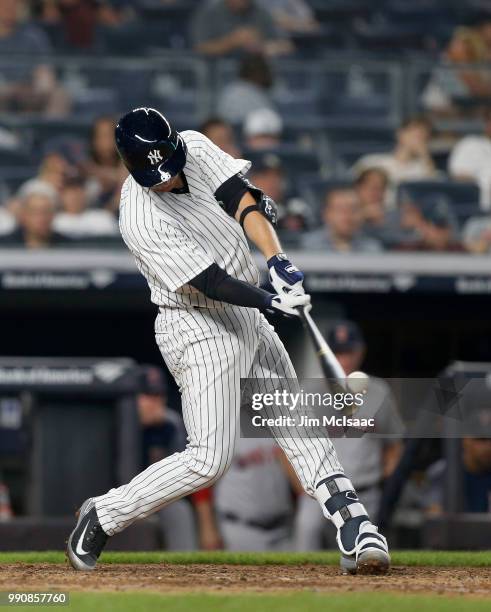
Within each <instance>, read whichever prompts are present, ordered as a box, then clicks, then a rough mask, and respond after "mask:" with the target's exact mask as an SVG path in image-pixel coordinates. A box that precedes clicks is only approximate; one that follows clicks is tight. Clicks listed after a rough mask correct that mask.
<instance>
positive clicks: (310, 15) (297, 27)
mask: <svg viewBox="0 0 491 612" xmlns="http://www.w3.org/2000/svg"><path fill="white" fill-rule="evenodd" d="M256 3H257V4H258V5H259V6H261V7H262V8H263V9H265V10H267V11H269V12H270V13H271V14H272V15H273V19H274V21H275V24H276V27H277V28H278V29H279V30H280V31H282V32H285V33H289V32H315V31H317V30H318V29H319V23H318V21H317V20H316V18H315V15H314V12H313V10H312V8H311V7H310V5H309V4H308V2H306V0H256Z"/></svg>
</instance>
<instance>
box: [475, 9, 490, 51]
mask: <svg viewBox="0 0 491 612" xmlns="http://www.w3.org/2000/svg"><path fill="white" fill-rule="evenodd" d="M475 30H476V32H477V34H478V36H479V37H480V39H481V45H482V47H483V48H484V49H485V53H486V57H484V58H483V59H484V61H488V62H489V61H491V12H490V11H487V12H482V13H481V14H480V15H478V16H477V19H476V26H475Z"/></svg>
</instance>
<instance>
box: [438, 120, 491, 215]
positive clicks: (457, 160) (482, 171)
mask: <svg viewBox="0 0 491 612" xmlns="http://www.w3.org/2000/svg"><path fill="white" fill-rule="evenodd" d="M448 173H449V174H450V175H451V176H452V177H453V178H456V179H458V180H471V181H475V182H476V183H477V184H478V185H479V188H480V190H481V208H482V209H483V210H490V209H491V109H489V108H488V109H486V111H485V114H484V133H483V134H482V135H481V136H478V135H475V136H465V138H462V140H459V142H458V143H457V144H456V145H455V147H454V148H453V150H452V153H451V154H450V158H449V160H448Z"/></svg>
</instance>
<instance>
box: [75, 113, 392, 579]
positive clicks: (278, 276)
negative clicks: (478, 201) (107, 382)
mask: <svg viewBox="0 0 491 612" xmlns="http://www.w3.org/2000/svg"><path fill="white" fill-rule="evenodd" d="M116 145H117V148H118V151H119V153H120V155H121V157H122V159H123V161H124V163H125V165H126V167H127V168H128V170H129V172H130V176H129V177H128V178H127V179H126V181H125V183H124V185H123V188H122V193H121V205H120V228H121V233H122V236H123V239H124V241H125V243H126V244H127V246H128V248H129V249H130V251H131V252H132V253H133V255H134V257H135V260H136V264H137V266H138V268H139V270H140V272H141V273H142V274H143V275H144V277H145V278H146V280H147V282H148V285H149V287H150V291H151V299H152V301H153V302H154V303H155V304H156V305H157V306H158V307H159V314H158V316H157V319H156V322H155V335H156V341H157V344H158V346H159V348H160V351H161V353H162V356H163V358H164V360H165V363H166V364H167V366H168V368H169V370H170V371H171V373H172V375H173V376H174V378H175V380H176V382H177V384H178V386H179V389H180V392H181V395H182V408H183V417H184V422H185V425H186V429H187V433H188V440H189V441H188V445H187V447H186V449H185V450H184V451H183V452H181V453H174V454H173V455H171V456H169V457H166V458H165V459H163V460H162V461H159V462H157V463H154V464H152V465H151V466H150V467H148V468H147V469H146V470H144V471H143V472H141V473H140V474H138V475H137V476H135V477H134V478H133V480H131V481H130V482H129V483H127V484H125V485H122V486H120V487H117V488H114V489H111V490H110V491H108V492H107V493H106V494H105V495H100V496H97V497H92V498H89V499H87V500H86V501H85V502H84V503H83V504H82V506H81V508H80V510H79V512H78V520H77V524H76V526H75V528H74V530H73V531H72V533H71V534H70V537H69V539H68V545H67V554H68V558H69V560H70V563H71V565H72V566H73V567H74V568H75V569H77V570H92V569H94V567H95V566H96V563H97V559H98V557H99V555H100V554H101V552H102V550H103V548H104V546H105V544H106V542H107V540H108V538H109V537H111V536H113V535H114V534H116V533H118V532H120V531H122V530H123V529H126V527H128V526H129V525H131V524H132V523H133V522H134V521H136V520H138V519H142V518H145V517H147V516H149V515H150V514H152V513H154V512H156V511H157V510H159V509H160V508H162V507H163V506H165V505H166V504H169V503H171V502H173V501H175V500H177V499H179V498H181V497H184V496H185V495H188V494H189V493H191V492H193V491H196V490H198V489H200V488H203V487H206V486H210V485H211V484H213V483H214V482H215V481H216V480H218V479H219V478H220V476H222V474H224V473H225V471H226V470H227V468H228V467H229V466H230V463H231V461H232V458H233V453H234V444H235V440H236V439H237V436H238V429H239V423H238V422H239V408H240V403H241V402H240V399H241V398H240V396H241V391H240V381H241V378H248V379H251V378H252V379H258V389H259V388H260V387H259V385H260V380H261V379H263V380H264V379H272V378H273V379H275V378H281V379H283V378H285V379H296V374H295V371H294V368H293V365H292V363H291V361H290V358H289V356H288V354H287V352H286V350H285V347H284V346H283V344H282V343H281V341H280V339H279V337H278V336H277V334H276V332H275V330H274V329H273V327H272V326H271V325H269V323H268V322H267V320H266V319H265V317H264V316H263V315H262V314H261V310H264V309H273V310H276V311H279V312H281V313H284V314H286V315H290V316H294V317H295V316H298V315H299V311H298V308H299V307H301V308H309V305H310V296H309V295H307V294H305V292H304V290H303V287H302V282H303V278H304V276H303V274H302V273H301V272H300V271H299V270H298V269H297V268H296V267H295V266H294V265H292V263H291V262H290V261H289V260H288V259H287V257H286V256H285V255H284V254H283V253H282V249H281V245H280V242H279V240H278V238H277V236H276V232H275V230H274V226H275V222H276V208H275V204H274V202H273V201H272V200H271V198H269V197H268V196H267V195H266V194H265V193H263V192H262V191H261V190H260V189H258V188H256V187H255V186H254V185H253V184H251V183H250V182H249V181H248V180H247V179H246V178H245V176H244V173H246V172H247V171H248V170H249V168H250V166H251V163H250V162H248V161H246V160H243V159H234V158H233V157H231V156H230V155H228V154H227V153H225V152H224V151H222V150H221V149H219V148H218V147H217V146H215V145H214V144H213V143H212V142H211V141H210V140H209V139H208V138H206V137H205V136H204V135H203V134H200V133H199V132H195V131H192V130H187V131H184V132H180V133H179V132H176V131H175V130H173V129H172V127H171V126H170V124H169V122H168V121H167V119H166V118H165V117H164V116H163V115H162V114H161V113H160V112H158V111H157V110H154V109H152V108H137V109H135V110H133V111H131V112H129V113H128V114H126V115H125V116H123V117H122V118H121V119H120V121H119V123H118V125H117V126H116ZM247 239H249V240H250V241H252V242H253V243H254V244H255V245H256V246H257V247H258V249H259V250H260V251H261V252H262V254H263V255H264V257H265V258H266V260H267V263H268V267H269V275H270V280H271V283H272V285H273V287H274V290H275V292H276V293H275V294H271V293H269V292H267V291H264V290H263V289H261V288H259V287H258V282H259V273H258V269H257V267H256V265H255V262H254V259H253V257H252V255H251V252H250V249H249V246H248V241H247ZM275 436H276V439H277V442H278V443H279V445H280V446H281V448H282V449H283V450H284V452H285V454H286V456H287V457H288V459H289V461H290V462H291V464H292V466H293V468H294V469H295V472H296V473H297V475H298V478H299V479H300V481H301V483H302V485H303V487H304V488H305V491H306V492H307V493H308V494H309V495H311V496H313V497H315V498H316V499H317V500H318V502H319V504H320V506H321V508H322V512H323V513H324V515H325V517H326V518H327V519H330V520H331V521H332V522H333V523H334V525H335V526H336V528H337V543H338V545H339V548H340V550H341V566H342V568H343V570H344V571H348V572H351V573H355V572H357V571H358V572H362V573H383V572H385V571H387V569H388V567H389V563H390V557H389V553H388V547H387V541H386V539H385V538H384V536H382V535H381V534H379V533H378V531H377V528H376V527H375V526H374V525H373V524H372V523H371V521H370V519H369V517H368V514H367V511H366V509H365V508H364V506H363V505H362V504H361V503H360V501H359V499H358V497H357V495H356V493H355V491H354V487H353V485H352V483H351V481H350V480H349V478H348V477H347V476H346V475H345V474H344V472H343V468H342V467H341V465H340V464H339V461H338V459H337V456H336V452H335V450H334V448H333V445H332V443H331V442H330V440H328V439H326V438H318V437H316V436H315V435H314V432H313V433H312V436H311V437H309V435H308V434H307V435H305V433H303V434H302V436H288V435H284V436H283V435H282V434H281V432H275ZM271 494H272V495H273V494H274V492H273V491H272V492H271Z"/></svg>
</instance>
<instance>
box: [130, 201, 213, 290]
mask: <svg viewBox="0 0 491 612" xmlns="http://www.w3.org/2000/svg"><path fill="white" fill-rule="evenodd" d="M124 226H126V227H124ZM121 229H122V234H123V238H124V240H125V242H126V244H127V245H128V247H129V249H130V250H131V251H132V252H133V254H134V255H135V256H136V257H137V258H138V259H139V261H140V262H141V263H142V265H143V266H144V267H145V268H146V272H147V273H148V276H153V277H155V278H156V279H158V280H159V282H160V283H162V284H163V285H164V286H165V287H166V288H167V289H168V290H169V291H177V290H178V289H179V288H180V287H182V286H183V285H186V284H187V283H188V282H189V281H190V280H191V279H192V278H194V277H195V276H196V275H197V274H199V273H200V272H202V271H203V270H206V268H209V267H210V266H211V265H212V264H213V263H214V261H213V258H212V256H211V255H210V254H209V253H207V252H205V250H204V249H203V248H202V247H200V246H199V245H198V244H197V243H196V241H195V240H193V238H192V237H191V236H190V235H188V234H187V232H185V231H184V230H181V229H179V228H177V227H174V226H170V225H169V224H167V223H165V222H164V221H163V220H162V219H160V217H159V216H158V213H157V212H153V213H152V214H151V216H148V215H147V216H145V217H142V218H141V219H135V220H133V222H131V220H129V221H128V222H126V221H125V220H122V227H121Z"/></svg>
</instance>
